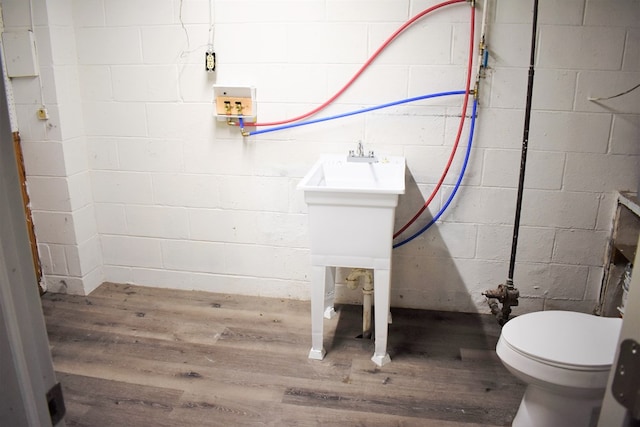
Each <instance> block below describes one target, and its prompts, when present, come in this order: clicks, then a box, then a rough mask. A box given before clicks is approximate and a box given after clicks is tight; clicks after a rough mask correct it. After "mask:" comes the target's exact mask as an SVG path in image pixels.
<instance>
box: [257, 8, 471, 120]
mask: <svg viewBox="0 0 640 427" xmlns="http://www.w3.org/2000/svg"><path fill="white" fill-rule="evenodd" d="M466 1H467V0H448V1H445V2H442V3H438V4H436V5H434V6H431V7H430V8H427V9H425V10H423V11H422V12H420V13H418V14H417V15H415V16H414V17H413V18H411V19H409V20H408V21H407V22H405V23H404V24H402V25H401V26H400V28H398V29H397V30H396V31H395V32H394V33H393V34H391V36H389V38H387V40H385V41H384V43H382V45H381V46H380V47H379V48H378V49H377V50H376V51H375V52H374V53H373V55H371V57H369V59H368V60H367V61H366V62H365V63H364V64H363V65H362V66H361V67H360V69H359V70H358V71H357V72H356V73H355V74H354V75H353V77H351V79H350V80H349V81H348V82H347V84H345V85H344V86H343V87H342V88H341V89H340V90H339V91H338V92H336V93H335V95H333V96H332V97H331V98H329V99H328V100H327V101H325V102H324V103H322V104H321V105H319V106H318V107H316V108H314V109H313V110H311V111H309V112H307V113H304V114H302V115H299V116H297V117H293V118H290V119H286V120H280V121H273V122H264V123H246V126H252V127H258V126H278V125H283V124H287V123H292V122H297V121H300V120H303V119H306V118H307V117H310V116H313V115H314V114H316V113H318V112H320V111H321V110H323V109H325V108H326V107H327V106H328V105H329V104H331V103H332V102H333V101H335V100H336V99H338V97H340V95H342V94H343V93H344V92H345V91H346V90H347V89H348V88H349V87H350V86H351V85H352V84H353V82H355V81H356V80H357V79H358V77H360V75H361V74H362V73H363V72H364V70H366V69H367V68H368V67H369V65H371V63H372V62H373V61H374V60H375V59H376V58H377V57H378V55H380V53H382V51H383V50H384V49H385V48H386V47H387V46H388V45H389V44H390V43H391V42H392V41H393V40H394V39H395V38H396V37H398V36H399V35H400V33H402V32H403V31H404V30H406V29H407V28H408V27H410V26H411V25H412V24H414V23H415V22H416V21H417V20H419V19H420V18H422V17H423V16H425V15H427V14H429V13H431V12H433V11H434V10H437V9H440V8H441V7H444V6H449V5H452V4H455V3H463V2H466Z"/></svg>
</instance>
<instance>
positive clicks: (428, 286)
mask: <svg viewBox="0 0 640 427" xmlns="http://www.w3.org/2000/svg"><path fill="white" fill-rule="evenodd" d="M432 189H433V186H429V188H427V189H426V190H425V189H424V188H422V189H421V188H420V187H419V186H418V183H417V182H416V180H415V178H414V177H413V175H412V174H411V171H410V170H409V169H408V168H407V170H406V173H405V194H404V195H401V196H400V199H399V201H398V207H397V208H396V215H395V227H394V230H399V229H400V228H401V227H402V226H403V225H404V224H405V223H406V222H407V221H408V220H409V219H411V218H412V217H413V216H414V215H415V213H416V212H417V211H418V210H419V209H420V208H421V207H422V206H423V205H424V203H425V201H426V200H425V197H424V196H423V192H425V193H427V194H430V192H431V191H432ZM440 191H441V192H444V194H446V197H448V194H449V191H451V188H445V187H444V186H443V188H441V190H440ZM461 193H463V190H462V188H461V191H460V192H459V193H458V194H457V196H456V197H462V195H461ZM442 203H443V202H442V201H441V200H440V195H437V196H436V197H435V198H434V200H433V202H432V203H431V204H430V206H429V208H428V209H427V210H426V211H425V212H424V213H423V214H422V216H421V217H420V218H419V219H418V220H417V221H416V222H415V223H414V224H413V225H412V226H411V227H409V228H408V229H407V230H406V231H405V232H404V233H403V234H402V236H400V237H399V238H398V239H395V240H394V242H395V243H398V242H400V241H402V240H403V239H405V238H407V237H409V236H412V235H413V234H414V233H416V232H417V231H418V230H420V229H421V228H422V227H423V226H425V225H426V224H427V223H428V222H429V221H431V219H432V218H433V215H432V213H435V212H438V211H439V210H440V208H441V205H442ZM443 231H445V232H446V233H447V236H446V237H447V238H446V239H445V237H444V236H443V234H442V232H443ZM461 234H472V235H473V239H475V225H468V224H452V223H449V224H447V223H436V224H434V225H433V226H431V227H430V228H429V229H428V230H427V231H426V232H425V233H423V234H422V235H420V236H419V237H416V238H415V239H413V240H412V241H411V242H409V243H407V244H405V245H403V246H401V247H399V248H396V249H394V251H393V255H392V271H391V306H392V307H406V308H428V309H432V310H448V311H460V312H477V311H478V310H477V305H478V304H482V303H483V302H484V300H485V298H484V296H482V295H481V293H480V292H478V295H477V296H476V297H477V298H473V296H472V295H471V294H470V291H469V289H467V287H466V286H465V282H464V280H463V277H462V275H461V274H460V273H459V271H458V268H457V266H456V263H455V262H454V256H463V257H464V256H465V255H468V257H470V258H471V257H473V251H474V248H473V247H470V248H465V247H463V246H464V242H466V241H468V240H469V239H468V238H466V237H464V236H463V237H462V238H460V239H458V238H457V237H456V236H460V235H461ZM449 245H451V246H452V247H455V248H454V249H455V250H456V251H457V252H458V253H457V254H452V253H451V249H450V248H449ZM460 252H462V253H460ZM465 252H466V254H465ZM350 271H351V269H349V268H339V269H338V271H337V277H336V282H337V286H336V297H337V299H336V300H337V301H338V302H341V303H347V304H362V299H363V297H362V287H359V288H357V289H356V290H350V289H349V288H348V287H347V286H346V285H345V283H346V281H345V278H346V276H347V275H348V274H349V272H350ZM374 287H375V283H374ZM474 299H475V301H474ZM451 307H456V309H454V310H451Z"/></svg>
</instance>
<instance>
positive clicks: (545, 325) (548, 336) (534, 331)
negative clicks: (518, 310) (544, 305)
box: [502, 311, 622, 368]
mask: <svg viewBox="0 0 640 427" xmlns="http://www.w3.org/2000/svg"><path fill="white" fill-rule="evenodd" d="M621 326H622V319H618V318H612V317H598V316H594V315H590V314H585V313H576V312H571V311H538V312H534V313H528V314H524V315H521V316H518V317H515V318H514V319H512V320H510V321H509V322H507V323H506V324H505V325H504V326H503V328H502V338H503V339H504V340H506V342H507V343H509V344H510V345H511V346H512V347H513V348H515V349H517V350H519V351H521V352H523V353H526V354H529V355H530V356H532V357H534V358H538V359H540V360H543V361H548V362H550V363H558V364H563V365H569V366H575V367H577V368H579V367H584V368H598V367H603V368H605V367H607V366H610V365H611V364H612V363H613V359H614V357H615V353H616V346H617V343H618V337H619V335H620V328H621Z"/></svg>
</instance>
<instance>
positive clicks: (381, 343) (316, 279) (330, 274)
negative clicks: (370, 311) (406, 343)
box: [309, 265, 391, 366]
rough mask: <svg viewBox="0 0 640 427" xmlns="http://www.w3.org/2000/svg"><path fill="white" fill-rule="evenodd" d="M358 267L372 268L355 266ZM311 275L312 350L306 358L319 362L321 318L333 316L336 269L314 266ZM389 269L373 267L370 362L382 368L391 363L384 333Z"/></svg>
mask: <svg viewBox="0 0 640 427" xmlns="http://www.w3.org/2000/svg"><path fill="white" fill-rule="evenodd" d="M356 267H358V268H374V267H372V266H369V265H365V266H363V265H358V266H356ZM311 268H312V276H311V351H309V358H310V359H316V360H322V359H323V358H324V355H325V354H326V351H325V349H324V345H323V338H324V334H323V329H324V319H323V318H327V319H331V318H333V317H334V316H335V314H336V313H335V310H334V308H333V302H334V297H335V276H336V267H335V266H325V265H313V266H312V267H311ZM390 279H391V269H390V268H389V267H387V268H374V270H373V286H374V293H373V295H374V296H373V298H374V305H375V319H374V323H375V350H374V353H373V357H372V358H371V360H373V362H374V363H375V364H376V365H378V366H382V365H385V364H386V363H389V362H390V361H391V358H390V357H389V353H387V334H388V320H389V292H390Z"/></svg>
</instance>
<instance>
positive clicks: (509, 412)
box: [42, 283, 524, 427]
mask: <svg viewBox="0 0 640 427" xmlns="http://www.w3.org/2000/svg"><path fill="white" fill-rule="evenodd" d="M42 305H43V311H44V313H45V318H46V322H47V330H48V334H49V340H50V346H51V349H52V356H53V360H54V366H55V368H56V371H57V373H58V377H59V379H60V381H61V383H62V384H63V391H64V393H65V399H66V402H67V407H68V414H67V424H68V425H70V426H97V425H99V426H124V425H126V426H134V427H135V426H148V425H154V426H186V425H189V426H192V425H193V426H230V425H233V426H331V425H337V424H338V423H339V424H340V426H351V425H362V426H438V427H460V426H466V427H478V426H501V425H509V424H510V422H511V419H512V418H513V416H514V414H515V411H516V410H517V407H518V405H519V401H520V397H521V396H522V393H523V391H524V386H523V384H521V383H520V382H519V381H517V380H516V379H515V378H514V377H513V376H511V374H509V373H508V372H507V371H506V369H505V368H504V367H503V366H502V364H501V363H500V361H499V359H497V357H496V356H495V352H494V349H495V344H496V342H497V339H498V337H499V335H500V327H499V325H497V323H496V322H495V319H494V318H493V317H491V316H482V315H477V314H464V313H446V312H432V311H423V310H408V309H393V310H392V313H393V323H392V324H391V325H389V353H390V354H391V357H392V362H391V363H390V364H388V365H385V366H383V367H377V366H376V365H375V364H374V363H373V362H371V360H370V357H371V355H372V353H373V341H371V340H368V339H358V338H356V337H357V335H359V334H360V333H361V332H362V331H361V330H360V328H361V325H362V318H361V316H362V307H357V306H349V305H342V306H337V307H336V308H337V311H338V316H337V317H336V318H335V319H332V320H325V347H326V348H327V351H328V353H327V356H326V357H325V359H324V360H322V361H315V360H310V359H308V358H307V353H308V351H309V346H310V341H311V339H310V338H311V337H310V330H311V327H310V314H309V312H310V306H309V302H308V301H291V300H285V299H278V298H256V297H246V296H235V295H227V294H211V293H206V292H188V291H175V290H170V289H157V288H147V287H138V286H133V285H120V284H112V283H107V284H104V285H102V286H100V287H99V288H98V289H97V290H96V291H95V292H94V293H92V294H91V295H90V296H87V297H78V296H71V295H59V294H57V295H45V296H44V297H43V301H42Z"/></svg>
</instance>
